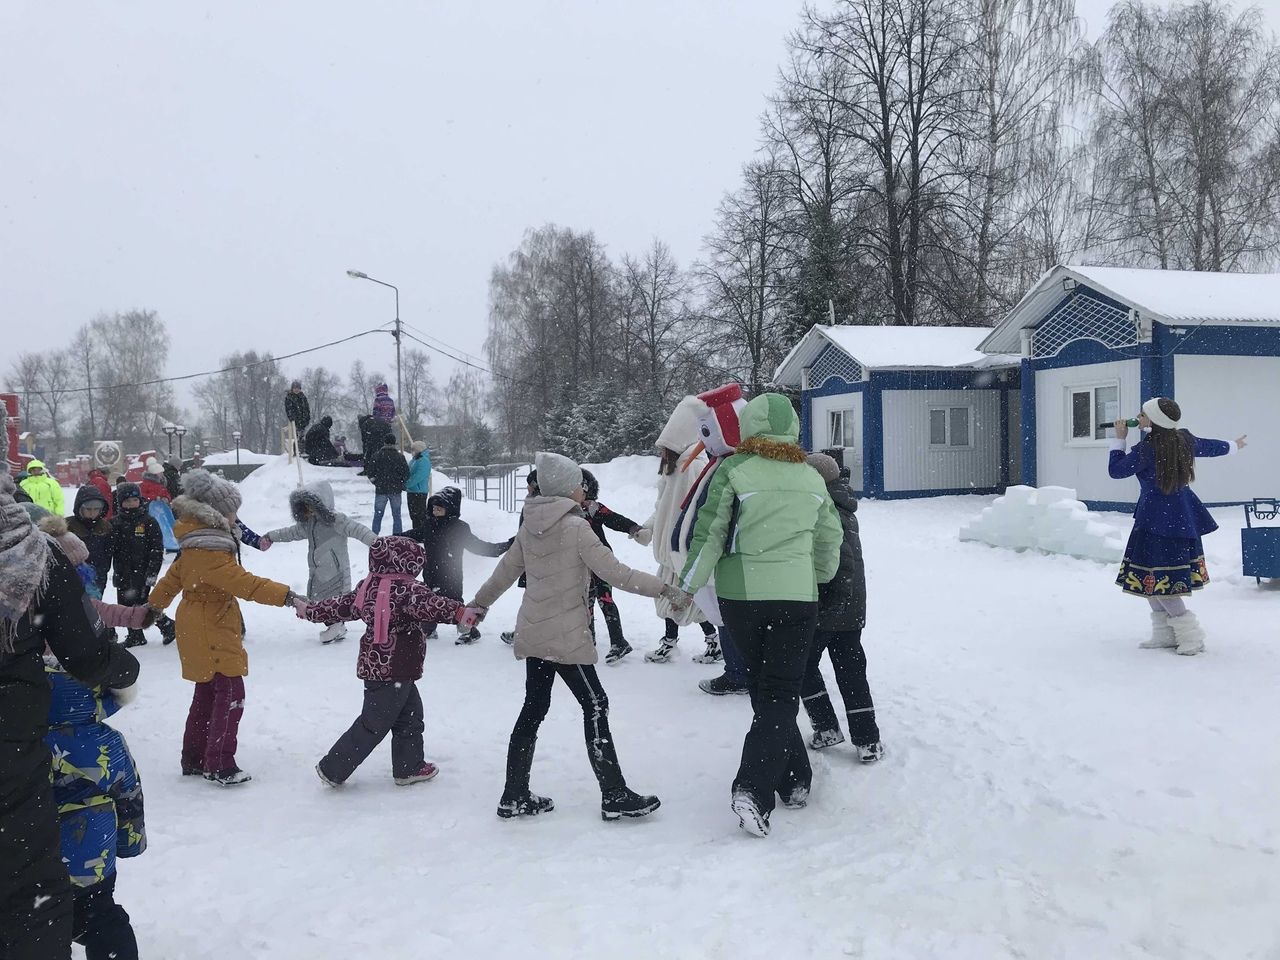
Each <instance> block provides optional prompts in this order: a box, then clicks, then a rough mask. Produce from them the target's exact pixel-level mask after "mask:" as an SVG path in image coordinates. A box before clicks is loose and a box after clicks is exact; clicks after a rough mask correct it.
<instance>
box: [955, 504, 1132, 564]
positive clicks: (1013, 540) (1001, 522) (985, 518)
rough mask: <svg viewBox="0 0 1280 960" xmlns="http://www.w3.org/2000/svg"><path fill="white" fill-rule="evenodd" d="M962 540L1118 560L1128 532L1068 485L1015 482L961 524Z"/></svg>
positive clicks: (1113, 561)
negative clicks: (1099, 515) (1095, 510)
mask: <svg viewBox="0 0 1280 960" xmlns="http://www.w3.org/2000/svg"><path fill="white" fill-rule="evenodd" d="M960 539H961V540H976V541H978V542H980V543H989V544H991V546H993V547H1007V548H1009V549H1012V550H1043V551H1045V552H1046V553H1061V554H1066V555H1067V556H1071V557H1082V558H1084V559H1087V560H1101V561H1104V562H1107V563H1118V562H1119V561H1120V560H1121V558H1122V557H1123V556H1124V546H1125V543H1124V537H1123V535H1122V534H1121V533H1120V532H1118V531H1117V530H1116V529H1115V528H1113V527H1111V526H1109V525H1107V524H1105V523H1103V522H1102V521H1100V520H1098V519H1096V518H1094V517H1092V516H1090V515H1089V508H1088V507H1086V506H1085V505H1084V504H1083V503H1081V502H1080V501H1079V500H1077V499H1076V492H1075V491H1074V490H1072V489H1070V488H1068V487H1039V488H1036V487H1026V486H1015V487H1010V488H1009V489H1008V490H1006V491H1005V494H1004V496H1002V497H997V498H996V500H995V502H994V503H992V504H991V506H989V507H987V508H986V509H985V510H983V511H982V514H981V515H980V516H979V517H978V518H977V519H976V520H971V521H970V522H969V523H966V524H965V525H964V526H962V527H961V528H960Z"/></svg>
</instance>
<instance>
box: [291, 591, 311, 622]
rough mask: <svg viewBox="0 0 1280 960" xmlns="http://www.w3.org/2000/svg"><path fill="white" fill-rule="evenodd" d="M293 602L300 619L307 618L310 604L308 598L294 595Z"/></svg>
mask: <svg viewBox="0 0 1280 960" xmlns="http://www.w3.org/2000/svg"><path fill="white" fill-rule="evenodd" d="M292 603H293V612H294V613H296V614H297V615H298V619H299V620H305V619H307V606H308V604H307V598H306V597H294V598H293V601H292Z"/></svg>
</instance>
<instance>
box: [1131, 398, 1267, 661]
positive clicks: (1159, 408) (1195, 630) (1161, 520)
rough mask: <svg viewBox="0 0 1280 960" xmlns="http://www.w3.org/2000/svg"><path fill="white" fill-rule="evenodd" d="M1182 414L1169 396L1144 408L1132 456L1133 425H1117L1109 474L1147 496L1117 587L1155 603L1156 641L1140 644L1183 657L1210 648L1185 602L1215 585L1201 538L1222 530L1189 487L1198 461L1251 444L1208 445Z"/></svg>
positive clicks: (1218, 442) (1137, 511)
mask: <svg viewBox="0 0 1280 960" xmlns="http://www.w3.org/2000/svg"><path fill="white" fill-rule="evenodd" d="M1181 421H1182V409H1181V408H1180V407H1179V406H1178V405H1177V404H1176V403H1174V402H1173V401H1172V400H1170V399H1169V398H1168V397H1153V398H1151V399H1150V400H1148V401H1147V402H1146V403H1144V404H1143V405H1142V414H1141V416H1139V417H1138V426H1139V427H1141V428H1142V429H1143V430H1149V431H1150V432H1149V433H1148V434H1147V435H1146V436H1145V437H1143V438H1142V439H1141V440H1140V441H1139V442H1138V443H1136V444H1134V447H1133V449H1132V450H1130V451H1128V452H1127V453H1126V452H1125V445H1126V440H1127V439H1128V435H1129V427H1128V425H1127V424H1126V422H1125V421H1124V420H1117V421H1116V422H1115V431H1116V436H1115V439H1114V440H1113V441H1112V443H1111V455H1110V463H1109V464H1108V472H1109V473H1110V475H1111V477H1112V479H1115V480H1121V479H1124V478H1126V477H1134V476H1136V477H1137V478H1138V484H1139V486H1140V487H1141V493H1140V495H1139V497H1138V505H1137V506H1136V507H1135V508H1134V511H1133V532H1132V533H1130V534H1129V543H1128V545H1127V546H1126V547H1125V551H1124V559H1123V560H1122V561H1121V563H1120V572H1119V574H1118V575H1117V576H1116V585H1117V586H1119V587H1120V588H1121V589H1122V590H1124V592H1125V593H1128V594H1132V595H1134V596H1138V597H1145V598H1146V600H1147V601H1148V603H1150V604H1151V624H1152V633H1151V639H1149V640H1144V641H1143V642H1142V643H1140V644H1138V646H1140V647H1143V648H1147V649H1152V648H1162V647H1163V648H1168V647H1176V648H1177V651H1178V653H1180V654H1182V655H1183V656H1193V655H1194V654H1197V653H1200V652H1201V651H1203V650H1204V628H1203V627H1201V626H1200V622H1199V621H1198V620H1197V619H1196V615H1195V614H1194V613H1192V612H1190V611H1189V610H1188V609H1187V605H1186V603H1185V602H1184V600H1183V598H1184V597H1187V596H1190V594H1191V593H1192V592H1193V591H1196V590H1199V589H1201V588H1202V587H1204V586H1205V585H1206V584H1207V583H1208V582H1209V568H1208V566H1207V565H1206V563H1205V559H1204V545H1203V543H1201V537H1203V536H1205V535H1206V534H1210V533H1213V531H1215V530H1217V529H1218V524H1217V522H1216V521H1215V520H1214V519H1213V517H1212V516H1211V515H1210V513H1209V511H1208V510H1207V509H1205V506H1204V504H1203V503H1201V502H1200V498H1199V497H1197V496H1196V495H1195V493H1193V492H1192V490H1191V487H1190V484H1191V482H1192V481H1193V480H1195V478H1196V467H1195V464H1196V458H1197V457H1225V456H1226V455H1227V454H1230V453H1234V452H1235V451H1236V450H1239V449H1240V448H1241V447H1243V446H1244V445H1245V438H1244V437H1240V438H1239V439H1238V440H1236V441H1235V442H1234V443H1231V442H1228V441H1226V440H1203V439H1200V438H1199V437H1195V436H1192V434H1191V433H1190V431H1187V430H1182V429H1180V428H1179V426H1178V425H1179V423H1180V422H1181Z"/></svg>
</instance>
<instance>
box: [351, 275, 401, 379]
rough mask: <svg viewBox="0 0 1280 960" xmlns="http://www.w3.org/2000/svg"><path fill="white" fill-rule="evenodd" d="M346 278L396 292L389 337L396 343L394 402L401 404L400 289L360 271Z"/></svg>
mask: <svg viewBox="0 0 1280 960" xmlns="http://www.w3.org/2000/svg"><path fill="white" fill-rule="evenodd" d="M347 276H348V277H352V278H354V279H356V280H368V281H369V282H370V283H377V284H380V285H381V286H384V287H390V288H391V289H392V290H394V291H395V292H396V328H395V330H394V331H392V333H391V335H392V336H393V337H395V341H396V400H397V402H402V401H403V400H404V390H403V389H402V387H401V385H400V288H399V287H397V286H396V285H395V284H394V283H387V281H385V280H379V279H377V278H376V277H371V276H369V275H368V274H367V273H364V272H363V271H360V270H348V271H347Z"/></svg>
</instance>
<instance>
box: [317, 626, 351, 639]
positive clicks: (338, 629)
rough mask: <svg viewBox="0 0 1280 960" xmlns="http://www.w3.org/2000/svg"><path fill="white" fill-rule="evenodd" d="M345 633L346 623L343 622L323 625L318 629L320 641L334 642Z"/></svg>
mask: <svg viewBox="0 0 1280 960" xmlns="http://www.w3.org/2000/svg"><path fill="white" fill-rule="evenodd" d="M346 635H347V625H346V624H345V623H335V624H334V625H333V626H330V627H325V628H324V629H323V630H322V631H320V642H321V643H336V642H337V641H339V640H341V639H343V638H344V637H345V636H346Z"/></svg>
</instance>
